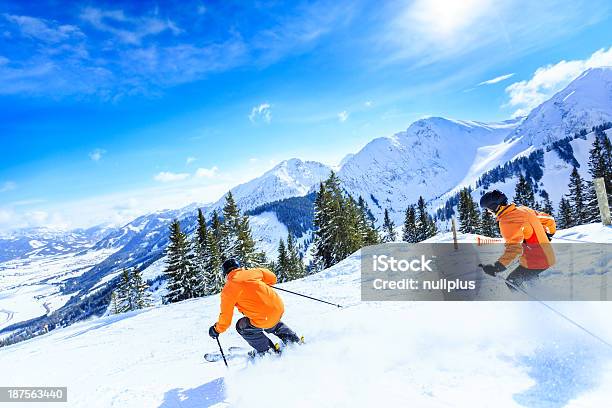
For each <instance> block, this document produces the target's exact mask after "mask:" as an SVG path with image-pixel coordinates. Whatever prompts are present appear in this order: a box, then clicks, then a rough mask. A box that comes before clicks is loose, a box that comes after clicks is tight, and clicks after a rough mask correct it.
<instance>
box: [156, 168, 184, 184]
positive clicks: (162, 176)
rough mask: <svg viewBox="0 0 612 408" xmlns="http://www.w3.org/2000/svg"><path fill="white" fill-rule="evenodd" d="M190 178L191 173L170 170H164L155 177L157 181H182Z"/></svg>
mask: <svg viewBox="0 0 612 408" xmlns="http://www.w3.org/2000/svg"><path fill="white" fill-rule="evenodd" d="M187 178H189V173H172V172H170V171H162V172H160V173H158V174H156V175H155V177H153V179H154V180H155V181H159V182H161V183H171V182H174V181H181V180H185V179H187Z"/></svg>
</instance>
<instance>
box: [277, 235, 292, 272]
mask: <svg viewBox="0 0 612 408" xmlns="http://www.w3.org/2000/svg"><path fill="white" fill-rule="evenodd" d="M274 265H275V267H276V270H275V271H274V272H275V273H276V279H277V280H278V281H279V282H287V281H288V280H289V273H288V270H289V256H288V255H287V248H286V247H285V241H283V239H282V238H281V239H280V241H279V242H278V258H277V260H276V263H275V264H274Z"/></svg>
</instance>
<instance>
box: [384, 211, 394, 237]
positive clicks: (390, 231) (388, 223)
mask: <svg viewBox="0 0 612 408" xmlns="http://www.w3.org/2000/svg"><path fill="white" fill-rule="evenodd" d="M396 238H397V233H396V232H395V223H394V222H393V221H392V220H391V217H389V210H387V209H386V208H385V216H384V218H383V237H382V242H395V240H396Z"/></svg>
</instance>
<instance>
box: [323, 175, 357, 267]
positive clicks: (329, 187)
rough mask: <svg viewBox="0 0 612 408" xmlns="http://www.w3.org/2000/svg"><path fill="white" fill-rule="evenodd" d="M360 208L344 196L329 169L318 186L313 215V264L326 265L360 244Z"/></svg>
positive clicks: (329, 264) (335, 177) (330, 264)
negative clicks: (325, 177)
mask: <svg viewBox="0 0 612 408" xmlns="http://www.w3.org/2000/svg"><path fill="white" fill-rule="evenodd" d="M360 219H361V210H360V209H359V206H358V204H357V203H356V202H355V200H353V199H352V198H351V197H345V196H344V194H343V192H342V189H341V187H340V180H339V179H338V177H337V176H336V174H335V173H334V172H332V173H331V174H330V176H329V178H328V179H327V180H325V182H323V183H321V184H320V186H319V191H318V193H317V197H316V199H315V214H314V226H315V231H314V247H313V248H314V249H313V255H314V266H315V268H317V269H323V268H328V267H330V266H332V265H334V264H336V263H337V262H339V261H341V260H343V259H344V258H346V257H347V256H349V255H350V254H352V253H353V252H355V251H356V250H358V249H359V248H361V247H362V246H363V245H364V239H363V231H362V230H361V228H360Z"/></svg>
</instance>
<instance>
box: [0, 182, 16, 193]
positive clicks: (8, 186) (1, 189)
mask: <svg viewBox="0 0 612 408" xmlns="http://www.w3.org/2000/svg"><path fill="white" fill-rule="evenodd" d="M16 188H17V183H15V182H14V181H5V182H4V183H2V184H0V193H6V192H7V191H11V190H14V189H16Z"/></svg>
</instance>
